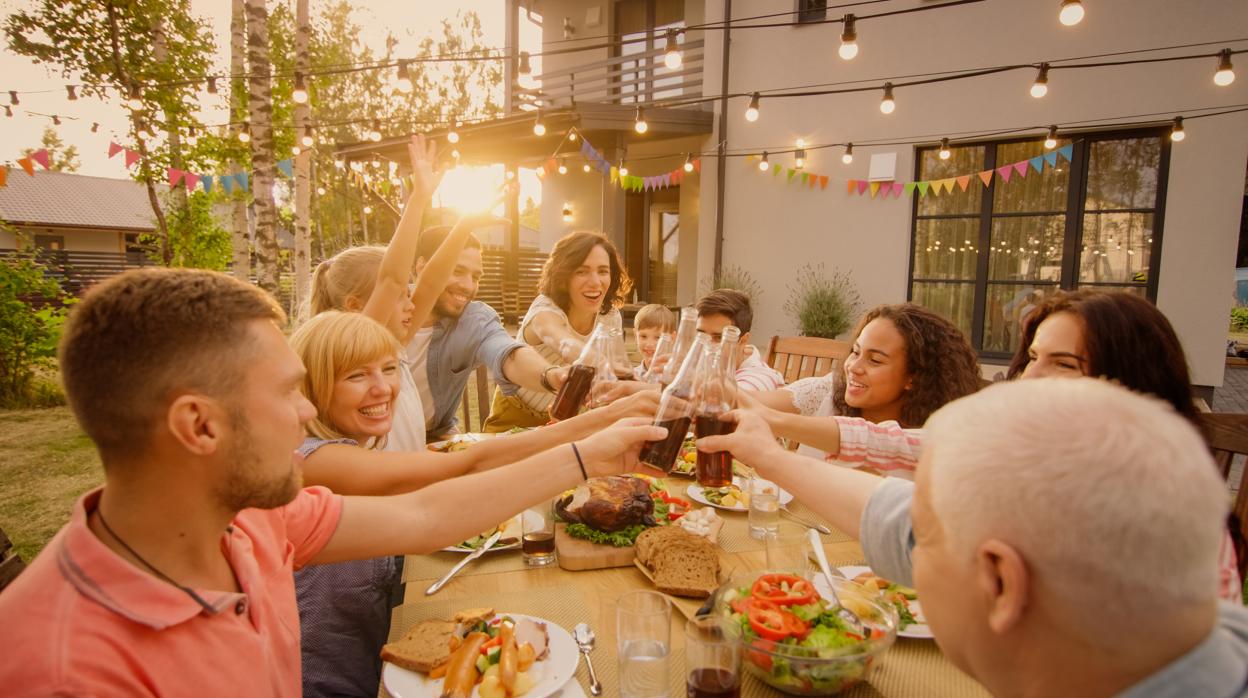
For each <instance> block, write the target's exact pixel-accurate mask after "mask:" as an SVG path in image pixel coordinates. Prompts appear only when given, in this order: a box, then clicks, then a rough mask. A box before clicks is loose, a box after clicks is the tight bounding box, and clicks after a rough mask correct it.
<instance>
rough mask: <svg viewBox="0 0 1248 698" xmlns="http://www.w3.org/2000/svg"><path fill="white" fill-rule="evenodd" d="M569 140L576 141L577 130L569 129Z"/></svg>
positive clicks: (570, 141)
mask: <svg viewBox="0 0 1248 698" xmlns="http://www.w3.org/2000/svg"><path fill="white" fill-rule="evenodd" d="M568 142H569V143H575V142H576V131H568Z"/></svg>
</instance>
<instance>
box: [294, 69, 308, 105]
mask: <svg viewBox="0 0 1248 698" xmlns="http://www.w3.org/2000/svg"><path fill="white" fill-rule="evenodd" d="M290 98H291V99H292V100H293V101H294V103H295V104H307V103H308V88H307V87H306V86H305V85H304V84H303V73H295V90H294V91H293V92H291V93H290Z"/></svg>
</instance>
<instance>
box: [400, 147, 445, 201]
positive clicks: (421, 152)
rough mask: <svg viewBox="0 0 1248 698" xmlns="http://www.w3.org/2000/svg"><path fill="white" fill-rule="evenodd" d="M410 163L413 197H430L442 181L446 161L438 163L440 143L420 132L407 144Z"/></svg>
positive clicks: (414, 198)
mask: <svg viewBox="0 0 1248 698" xmlns="http://www.w3.org/2000/svg"><path fill="white" fill-rule="evenodd" d="M407 157H408V163H409V164H410V165H411V167H412V194H411V197H410V198H411V199H413V200H416V199H428V198H429V197H431V196H433V192H435V191H437V189H438V185H439V184H441V183H442V175H444V174H446V163H438V145H437V143H435V142H434V141H433V139H432V138H425V136H424V134H421V133H418V134H416V135H414V136H412V139H411V140H410V141H409V142H408V144H407Z"/></svg>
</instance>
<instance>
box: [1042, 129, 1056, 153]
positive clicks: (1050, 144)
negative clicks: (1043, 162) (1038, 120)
mask: <svg viewBox="0 0 1248 698" xmlns="http://www.w3.org/2000/svg"><path fill="white" fill-rule="evenodd" d="M1044 147H1045V149H1047V150H1053V149H1054V148H1056V147H1057V127H1056V126H1050V127H1049V135H1048V137H1047V138H1045V139H1044Z"/></svg>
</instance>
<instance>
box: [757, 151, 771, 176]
mask: <svg viewBox="0 0 1248 698" xmlns="http://www.w3.org/2000/svg"><path fill="white" fill-rule="evenodd" d="M758 169H759V171H760V172H766V171H767V170H769V169H771V163H770V162H768V161H767V151H766V150H764V151H763V159H762V160H759V161H758Z"/></svg>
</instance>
